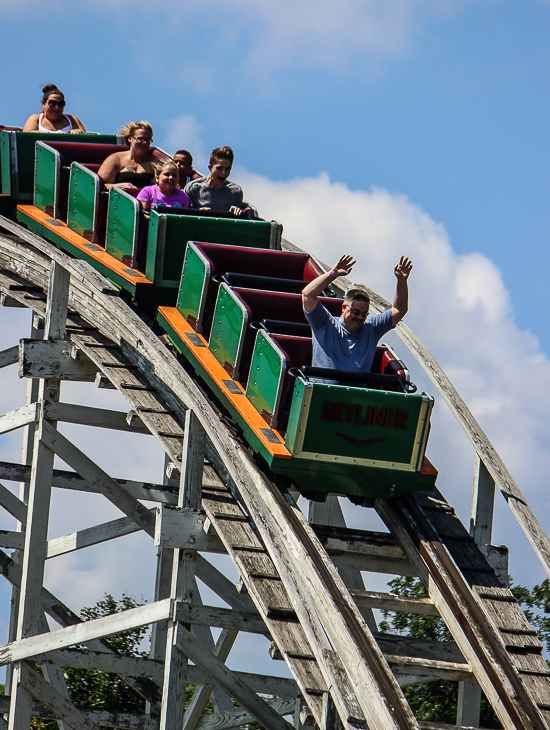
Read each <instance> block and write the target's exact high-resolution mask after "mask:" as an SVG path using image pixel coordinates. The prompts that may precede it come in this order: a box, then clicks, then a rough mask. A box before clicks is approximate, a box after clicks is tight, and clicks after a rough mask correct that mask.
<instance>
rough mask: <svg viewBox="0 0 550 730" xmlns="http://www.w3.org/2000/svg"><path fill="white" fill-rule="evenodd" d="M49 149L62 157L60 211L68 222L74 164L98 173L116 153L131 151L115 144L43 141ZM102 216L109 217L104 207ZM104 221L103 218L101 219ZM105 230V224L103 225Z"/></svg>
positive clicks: (59, 189)
mask: <svg viewBox="0 0 550 730" xmlns="http://www.w3.org/2000/svg"><path fill="white" fill-rule="evenodd" d="M42 141H43V142H45V143H46V144H47V145H48V147H51V148H52V149H54V150H57V151H58V152H59V155H60V162H61V174H60V179H59V188H58V195H59V201H60V203H59V210H60V216H61V218H62V220H64V221H66V220H67V198H68V195H69V176H70V171H69V168H70V166H71V163H72V162H80V163H81V164H82V165H84V166H85V167H87V168H88V169H89V170H92V171H93V172H95V173H97V171H98V170H99V168H100V166H101V163H102V162H103V161H104V160H106V159H107V157H109V155H112V154H113V153H114V152H124V151H125V150H127V149H129V147H128V146H127V145H113V144H92V143H89V142H56V141H52V142H50V141H48V140H42ZM102 209H104V210H103V211H102V216H105V217H106V215H107V208H106V206H102ZM101 220H102V221H103V218H102V219H101ZM101 225H102V227H103V229H104V228H105V225H104V223H102V224H101Z"/></svg>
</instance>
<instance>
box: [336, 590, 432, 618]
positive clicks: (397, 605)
mask: <svg viewBox="0 0 550 730" xmlns="http://www.w3.org/2000/svg"><path fill="white" fill-rule="evenodd" d="M350 595H351V597H352V598H353V600H354V601H355V604H356V605H357V606H358V607H359V608H361V607H363V606H368V607H369V608H378V609H381V610H382V609H383V610H386V611H405V612H407V613H419V614H422V615H424V616H439V612H438V610H437V608H436V607H435V606H434V604H433V601H432V600H431V598H404V597H403V596H396V595H395V594H394V593H380V592H379V591H365V590H363V591H359V590H355V589H353V588H352V589H350Z"/></svg>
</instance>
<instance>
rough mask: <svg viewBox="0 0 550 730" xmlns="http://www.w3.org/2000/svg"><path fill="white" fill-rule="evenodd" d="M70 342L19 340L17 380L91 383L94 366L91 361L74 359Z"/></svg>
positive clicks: (94, 375) (93, 376)
mask: <svg viewBox="0 0 550 730" xmlns="http://www.w3.org/2000/svg"><path fill="white" fill-rule="evenodd" d="M72 346H73V345H72V343H71V342H70V341H65V340H61V341H57V342H54V341H46V340H29V339H22V340H20V342H19V377H20V378H55V379H56V380H71V381H75V382H84V383H93V382H94V381H95V378H96V374H97V366H96V365H94V363H93V362H91V360H84V359H81V358H79V359H76V360H75V359H74V358H73V357H72V356H71V348H72Z"/></svg>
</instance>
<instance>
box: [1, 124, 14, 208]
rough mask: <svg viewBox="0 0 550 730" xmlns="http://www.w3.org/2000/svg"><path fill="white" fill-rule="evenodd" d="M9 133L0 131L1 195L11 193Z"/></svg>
mask: <svg viewBox="0 0 550 730" xmlns="http://www.w3.org/2000/svg"><path fill="white" fill-rule="evenodd" d="M10 134H14V132H8V131H6V130H3V131H1V132H0V178H1V181H2V188H1V190H2V195H11V165H10V144H11V137H10Z"/></svg>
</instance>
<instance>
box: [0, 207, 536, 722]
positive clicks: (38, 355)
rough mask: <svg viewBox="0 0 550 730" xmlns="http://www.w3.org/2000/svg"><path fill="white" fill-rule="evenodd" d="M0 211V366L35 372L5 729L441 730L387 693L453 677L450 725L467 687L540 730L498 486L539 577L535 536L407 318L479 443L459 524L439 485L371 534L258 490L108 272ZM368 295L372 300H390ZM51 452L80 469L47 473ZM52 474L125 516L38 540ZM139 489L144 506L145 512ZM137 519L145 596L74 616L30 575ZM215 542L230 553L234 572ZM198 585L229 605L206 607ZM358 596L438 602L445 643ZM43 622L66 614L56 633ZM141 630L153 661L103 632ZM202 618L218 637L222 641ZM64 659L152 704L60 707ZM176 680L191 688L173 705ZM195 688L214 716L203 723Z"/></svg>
mask: <svg viewBox="0 0 550 730" xmlns="http://www.w3.org/2000/svg"><path fill="white" fill-rule="evenodd" d="M0 224H1V226H2V230H0V296H1V303H2V304H3V305H4V306H8V307H9V306H12V307H13V306H16V307H22V306H23V307H28V308H30V309H31V310H32V311H33V313H34V316H33V328H32V332H31V336H30V337H29V338H27V339H22V340H21V341H20V343H14V346H13V347H11V348H9V349H7V350H4V351H3V352H0V367H4V366H7V365H10V364H14V363H16V362H19V372H20V375H22V376H25V377H27V378H30V379H31V380H30V382H31V383H32V387H30V388H29V390H28V398H27V403H26V404H25V405H23V406H22V407H21V408H18V409H17V410H15V411H11V412H9V413H6V414H4V415H2V416H0V434H1V433H6V432H8V431H11V430H14V429H17V428H21V429H22V430H23V434H24V447H25V452H24V458H23V463H22V464H15V463H7V462H0V478H3V479H4V480H11V481H19V482H21V491H20V494H19V497H16V496H15V495H14V494H13V492H11V491H10V490H8V489H6V488H5V487H4V486H2V485H1V484H0V505H1V506H2V507H3V508H4V509H5V510H7V511H8V512H9V513H10V514H11V515H12V516H13V517H15V519H16V520H17V521H18V522H17V525H18V526H17V530H16V531H14V532H3V533H1V534H0V546H1V547H3V548H12V549H15V552H14V553H13V555H11V556H10V555H8V554H7V553H5V552H4V551H0V566H1V567H0V570H1V571H2V574H3V576H4V577H5V578H6V579H7V580H8V581H9V582H10V583H11V584H12V586H13V600H12V616H11V624H10V637H9V638H10V640H9V643H8V644H6V645H5V646H3V647H1V648H0V660H1V663H2V664H3V665H8V674H7V677H8V679H7V688H6V696H4V697H1V698H0V728H2V727H9V728H10V730H28V728H29V724H30V718H31V715H33V714H34V715H36V716H40V717H51V718H56V719H58V721H59V722H60V727H62V728H73V730H92V729H93V730H97V728H100V727H112V726H116V727H120V728H141V729H143V730H157V729H160V730H183V729H184V728H185V730H195V728H200V730H224V729H225V728H235V727H238V726H241V725H244V724H247V723H250V722H254V721H258V722H260V723H261V724H262V725H264V726H265V727H266V728H268V729H269V730H287V729H288V728H290V727H291V726H292V725H294V727H295V728H299V729H300V730H302V728H304V727H305V726H312V725H313V724H316V725H317V726H318V727H319V728H320V729H321V730H338V729H340V728H343V729H345V730H352V728H353V729H354V730H358V729H359V730H363V729H364V730H367V729H368V730H382V729H384V730H409V729H413V728H414V729H418V728H420V727H423V728H436V727H442V726H438V725H435V724H429V723H419V722H418V721H417V720H416V719H415V718H414V716H413V714H412V712H411V710H410V708H409V706H408V704H407V702H406V700H405V698H404V695H403V693H402V690H401V687H403V686H406V685H410V684H414V683H418V682H423V681H429V680H430V679H434V678H447V679H452V680H455V681H458V682H460V685H459V687H460V690H459V712H458V717H457V725H458V726H462V727H464V726H469V727H471V726H476V725H478V724H479V698H480V692H481V689H482V690H483V692H484V693H485V695H486V696H487V698H488V699H489V701H490V702H491V704H492V706H493V707H494V709H495V711H496V713H497V714H498V716H499V718H500V720H501V722H502V726H503V728H506V729H507V730H520V729H523V728H525V729H528V728H529V729H531V728H532V729H536V730H539V729H540V730H542V728H550V671H549V670H548V666H547V664H546V662H545V660H544V658H543V656H542V646H541V644H540V642H539V640H538V638H537V636H536V634H535V632H534V631H533V630H532V628H531V626H530V625H529V623H528V622H527V620H526V619H525V617H524V615H523V613H522V611H521V609H520V608H519V606H518V604H517V603H516V601H515V600H514V598H513V596H512V594H511V592H510V591H509V590H508V588H507V587H504V586H503V584H502V583H501V580H500V579H502V577H503V576H506V560H505V558H506V555H505V553H503V551H502V550H499V549H497V548H494V547H492V546H491V544H490V543H491V525H492V513H493V499H494V491H495V483H496V485H497V486H498V487H499V488H500V489H501V490H502V492H503V494H504V495H505V497H506V499H507V501H508V503H509V504H510V507H511V508H512V510H513V512H514V514H515V515H516V516H517V518H518V520H519V522H520V524H521V526H522V527H523V529H524V531H525V532H526V534H527V536H528V537H529V539H530V541H531V543H532V544H533V547H534V549H535V551H536V553H537V555H538V556H539V558H540V559H541V561H542V562H543V565H544V566H545V568H546V570H547V571H549V572H550V568H549V566H550V545H549V542H548V539H547V538H546V536H545V534H544V532H543V531H542V528H541V527H540V525H539V523H538V522H537V520H536V518H535V517H534V515H533V514H532V512H531V511H530V509H529V507H528V505H527V502H526V501H525V499H524V498H523V496H522V494H521V492H520V491H519V489H518V487H517V486H516V485H515V483H514V482H513V480H512V478H511V477H510V475H509V473H508V472H507V470H506V467H505V466H504V464H503V462H502V460H501V459H500V457H499V456H498V454H497V453H496V452H495V450H494V449H493V447H492V446H491V444H490V443H489V442H488V440H487V438H486V437H485V435H484V434H483V432H482V431H481V429H480V427H479V426H478V424H477V423H476V422H475V420H474V419H473V417H472V415H471V414H470V413H469V411H468V409H467V407H466V406H465V404H464V403H463V402H462V400H461V399H460V397H459V396H458V394H457V393H456V391H455V390H454V388H453V387H452V385H451V384H450V382H449V381H448V379H447V378H446V376H445V375H444V373H443V372H442V371H441V369H440V368H439V366H438V365H437V363H435V361H434V360H433V358H432V357H431V356H430V354H429V353H428V352H427V351H426V350H425V349H424V348H423V346H422V344H421V343H420V342H419V341H418V340H417V338H416V337H415V336H414V335H413V333H412V332H411V331H410V330H409V329H408V328H407V327H406V326H404V325H403V324H401V325H400V326H399V328H398V334H399V336H400V337H402V339H403V340H404V341H405V342H406V344H407V345H408V346H409V348H410V350H411V352H412V353H413V354H414V355H415V357H417V358H418V360H419V362H420V363H421V364H422V366H423V367H424V368H425V369H426V370H427V372H428V374H429V375H430V377H431V378H432V380H433V381H434V382H435V384H436V385H437V387H438V388H439V390H440V392H441V393H442V394H443V396H444V397H445V399H446V400H447V402H448V404H449V406H450V407H451V409H452V410H453V412H454V413H455V415H456V416H457V418H458V419H459V421H460V422H461V424H462V426H463V427H464V429H465V430H466V433H467V434H468V435H469V436H470V438H471V440H472V443H473V445H474V447H475V450H476V458H477V472H476V473H477V476H476V479H475V483H474V495H473V507H472V522H471V534H470V532H468V530H466V528H465V527H464V526H463V525H462V524H461V522H460V521H459V520H458V518H457V516H456V515H455V513H454V510H453V509H452V507H451V506H449V504H448V503H447V502H446V501H445V499H444V497H443V496H442V495H441V494H440V493H439V492H438V491H437V490H436V491H434V492H433V493H413V492H411V493H409V494H408V495H406V496H404V497H402V498H400V499H396V500H390V501H383V500H378V501H377V503H376V505H375V509H376V510H377V512H378V514H379V515H380V517H381V518H382V520H383V521H384V522H385V524H386V525H387V527H388V532H387V533H381V532H368V531H356V530H350V529H348V528H347V527H346V526H345V522H344V519H343V516H342V512H341V510H340V507H339V503H338V501H337V500H336V499H335V498H329V499H328V500H327V502H326V503H324V504H320V503H312V504H311V507H310V515H309V519H308V518H306V517H305V516H304V515H303V514H302V512H301V511H300V509H299V508H298V507H297V504H296V502H295V499H294V496H295V495H294V496H293V494H292V493H284V492H282V491H281V490H280V489H279V488H278V487H277V486H275V485H274V484H273V482H272V481H271V480H270V477H269V474H268V473H267V472H266V471H265V470H262V467H261V465H259V464H258V463H256V462H255V461H254V460H253V459H252V457H251V456H250V453H249V452H248V450H247V449H246V448H245V446H243V445H242V443H241V442H240V441H239V439H238V435H237V434H236V433H235V431H234V430H231V427H230V424H227V423H226V422H224V421H223V420H220V417H219V413H218V412H217V410H216V409H215V408H214V407H213V406H212V404H211V403H210V402H209V401H208V399H207V397H206V395H204V394H203V392H202V391H201V390H200V389H199V388H198V387H197V385H196V383H195V382H194V381H193V380H192V378H191V377H190V376H189V375H188V373H187V372H186V371H185V370H184V369H183V368H182V367H181V366H180V364H179V363H178V362H177V360H176V359H175V357H174V356H173V355H172V354H171V352H170V350H169V349H168V348H167V347H165V346H163V345H162V344H161V343H160V341H159V339H158V338H157V337H156V336H155V335H154V334H153V333H152V332H151V330H150V329H149V328H148V326H147V325H146V324H145V323H144V321H143V320H142V319H141V318H140V317H139V316H138V315H137V314H136V312H135V310H133V309H132V308H131V307H129V306H128V305H127V304H126V303H125V302H124V301H123V299H122V298H121V297H120V296H119V295H118V291H117V290H116V289H114V287H113V286H112V285H110V284H109V283H108V282H107V280H105V279H104V278H103V277H101V276H100V275H98V274H97V273H96V272H95V271H93V269H91V268H90V267H89V266H88V265H87V264H85V263H83V262H80V261H76V260H73V259H70V258H69V257H68V256H66V255H65V254H63V253H62V252H60V251H58V250H57V249H56V248H54V247H52V246H51V245H50V244H48V243H46V242H45V241H44V240H42V239H40V238H39V237H37V236H36V235H34V234H32V233H29V232H28V231H26V230H25V229H23V228H20V227H19V226H17V225H16V224H14V223H12V222H10V221H7V220H6V219H2V220H1V221H0ZM285 245H286V247H287V248H292V246H291V245H290V244H288V243H286V244H285ZM372 296H373V304H374V306H375V308H378V309H379V310H381V309H383V308H385V306H386V303H385V302H384V301H383V300H381V299H380V298H379V297H377V296H376V295H375V294H374V293H373V295H372ZM64 380H70V381H75V380H76V381H88V382H95V383H96V384H97V385H108V386H109V387H114V388H117V389H118V390H119V391H120V393H122V395H123V396H124V398H125V399H126V400H127V402H128V404H129V412H128V413H119V412H114V411H107V410H101V409H97V408H90V407H84V406H79V405H74V404H70V403H66V402H64V401H63V400H61V397H60V384H61V381H64ZM58 422H69V423H78V424H84V425H89V426H95V427H104V428H109V429H114V430H117V429H118V430H121V431H132V432H138V433H144V432H148V433H150V434H151V435H153V436H154V437H155V438H156V439H157V441H158V442H159V443H160V444H161V445H162V448H163V449H164V451H165V453H166V457H167V463H168V464H169V466H170V468H171V475H172V481H171V482H170V483H167V484H164V485H162V484H159V485H155V484H145V483H138V482H136V481H129V480H117V479H114V478H112V477H111V476H109V475H108V474H107V473H105V471H104V470H102V469H101V468H100V467H99V466H98V465H97V464H95V463H94V462H93V460H92V459H90V458H89V457H88V456H87V455H86V454H85V453H83V452H82V451H81V450H80V449H79V448H77V447H76V446H75V445H74V444H73V443H71V442H70V440H69V439H67V438H66V437H65V436H63V435H62V434H61V433H60V432H59V431H58V430H57V424H58ZM55 456H58V457H59V458H60V459H61V460H62V461H63V462H65V463H66V464H67V465H68V466H69V467H70V468H71V469H72V470H74V471H63V470H57V469H54V468H53V464H54V457H55ZM174 478H177V479H178V481H177V482H174V481H173V480H174ZM174 484H175V485H176V486H174ZM178 484H179V487H178V486H177V485H178ZM52 487H55V488H61V489H77V490H78V489H80V490H83V491H88V492H96V493H100V494H103V495H104V496H105V497H106V498H107V499H108V500H109V501H110V502H111V503H112V504H114V505H115V506H116V507H117V508H118V509H119V510H120V511H121V512H122V515H123V516H122V517H121V519H118V520H115V521H112V522H109V523H105V524H101V525H97V526H96V527H94V528H89V529H87V530H84V531H82V532H80V533H76V534H73V535H68V536H66V537H61V538H56V539H50V540H48V520H49V511H50V497H51V492H52ZM141 500H145V501H153V502H156V503H157V505H158V506H157V509H156V513H155V511H152V510H150V509H148V508H147V507H146V506H144V505H143V504H142V502H141ZM136 530H143V531H145V532H146V533H147V534H148V535H149V536H150V537H151V541H152V544H151V549H153V543H154V545H155V546H156V548H157V549H158V563H157V576H156V595H155V600H154V601H153V602H152V603H149V604H146V605H144V606H140V607H138V608H134V609H130V610H127V611H124V612H122V613H119V614H115V615H113V616H108V617H104V618H98V619H94V620H90V621H86V622H83V621H82V620H81V619H80V618H79V617H78V616H77V615H76V614H75V613H74V612H73V611H71V609H70V608H69V607H68V606H66V605H64V604H63V603H62V602H61V601H60V600H58V599H57V598H56V597H55V596H54V595H52V594H51V593H50V592H49V591H48V590H47V589H46V588H45V587H44V585H43V582H44V566H45V561H46V560H47V559H49V558H51V557H53V556H56V555H61V554H63V553H65V552H68V551H70V550H74V549H75V548H76V549H78V548H81V547H89V546H93V545H96V544H99V543H102V542H103V541H105V540H107V539H112V538H113V537H117V536H122V535H126V534H129V533H130V532H134V531H136ZM209 553H226V554H228V555H229V556H230V557H231V559H232V560H233V563H234V564H235V566H236V568H237V569H238V572H239V574H240V581H239V583H238V584H237V585H235V584H233V583H232V582H231V581H230V580H229V579H228V578H227V577H226V576H224V575H223V574H222V573H221V572H220V571H219V570H218V569H217V568H215V567H214V565H213V564H212V563H211V562H210V561H209V560H208V554H209ZM499 561H500V568H501V569H500V571H499V570H498V567H499ZM495 568H497V570H495ZM361 571H374V572H385V573H394V574H402V575H417V576H420V578H421V579H422V581H423V583H424V584H425V585H426V586H427V588H428V592H429V598H427V599H412V598H408V599H404V598H399V597H397V596H394V595H390V594H384V593H379V592H373V591H369V590H366V589H365V586H364V583H363V579H362V576H361ZM197 578H198V579H200V581H201V582H202V583H204V584H206V585H207V586H208V587H209V588H210V589H211V590H213V591H214V592H215V593H217V594H218V595H219V596H220V597H221V598H222V599H223V601H224V602H226V603H227V604H228V605H229V606H230V608H219V607H215V606H206V605H203V604H202V602H201V600H200V595H199V594H198V591H197V589H196V579H197ZM374 607H378V608H386V609H390V610H405V611H412V612H416V613H421V614H430V615H438V614H439V615H441V616H442V617H443V619H444V620H445V622H446V624H447V626H448V628H449V630H450V632H451V634H452V635H453V637H454V639H455V641H456V644H444V643H436V642H425V641H415V640H411V639H403V638H400V637H392V636H387V635H383V634H380V633H379V632H378V630H377V626H376V623H375V621H374V617H373V614H372V610H371V609H372V608H374ZM46 615H48V616H50V617H51V618H53V619H54V621H55V622H56V623H57V624H59V625H60V627H61V628H58V629H55V630H50V628H49V626H48V623H47V620H46ZM144 625H151V626H152V627H153V634H152V638H153V640H152V648H151V656H150V658H140V659H137V658H131V657H126V656H119V655H117V654H116V653H115V652H113V650H112V649H110V648H109V646H108V645H107V643H106V642H105V637H107V636H109V635H112V634H114V633H117V632H120V631H123V630H126V629H132V628H136V627H140V626H144ZM212 627H217V628H221V629H222V631H221V634H220V635H219V637H218V639H217V641H214V640H213V638H212V633H211V631H210V629H211V628H212ZM241 631H244V632H251V633H256V634H260V635H262V636H266V637H268V638H269V639H270V640H271V641H272V649H271V654H272V657H273V658H274V659H283V660H284V661H285V662H286V663H287V665H288V667H289V668H290V671H291V673H292V676H293V678H292V679H282V678H279V677H276V676H265V675H260V674H254V673H251V672H236V671H231V670H230V669H229V668H228V667H227V666H226V659H227V657H228V655H229V652H230V650H231V647H232V646H233V644H234V642H235V640H236V637H237V635H238V633H239V632H241ZM75 645H80V646H85V647H86V649H85V650H84V649H80V650H78V649H74V648H71V647H74V646H75ZM189 661H191V662H192V664H189ZM36 663H39V664H40V665H41V667H42V674H39V673H37V671H36V668H35V664H36ZM62 666H74V667H81V668H95V669H100V670H105V671H109V672H115V673H117V674H119V675H120V676H122V677H123V678H124V679H125V681H127V682H128V683H129V684H130V685H131V686H132V687H133V688H135V689H136V690H137V692H139V693H140V694H141V695H142V696H143V697H144V698H145V699H146V700H147V713H144V714H142V715H128V714H125V715H122V714H120V713H119V714H116V713H111V712H106V711H102V710H94V709H92V708H81V707H76V706H75V705H73V704H72V703H71V701H70V699H69V695H68V692H67V687H66V684H65V680H64V676H63V672H62V670H61V667H62ZM189 683H193V684H196V685H197V688H196V690H195V692H194V695H193V698H192V700H191V703H190V705H189V706H188V707H187V709H186V708H185V706H184V703H185V689H186V685H187V684H189ZM211 696H212V697H213V701H214V707H215V710H216V712H215V713H214V714H213V715H209V716H204V715H203V710H204V708H205V706H206V703H207V702H208V700H209V698H210V697H211ZM231 698H232V699H231ZM232 700H235V701H236V703H237V706H235V704H234V702H233V701H232ZM2 714H4V717H5V718H6V719H2ZM287 717H289V719H288V720H287V719H285V718H287ZM447 727H449V726H447Z"/></svg>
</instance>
